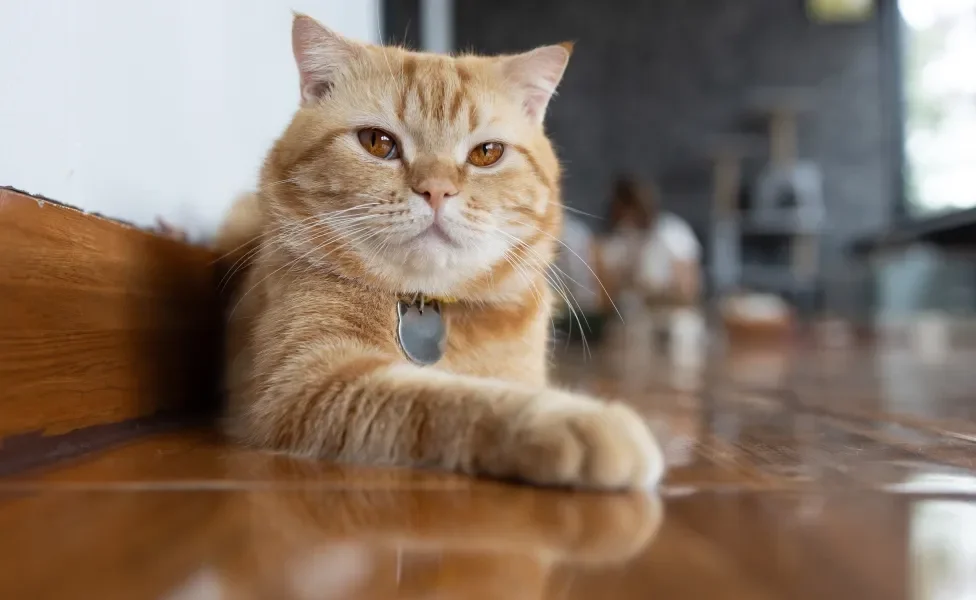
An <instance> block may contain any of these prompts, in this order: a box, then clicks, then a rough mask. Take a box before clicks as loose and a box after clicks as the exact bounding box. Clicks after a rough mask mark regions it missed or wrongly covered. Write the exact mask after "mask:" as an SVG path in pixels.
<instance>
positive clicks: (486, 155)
mask: <svg viewBox="0 0 976 600" xmlns="http://www.w3.org/2000/svg"><path fill="white" fill-rule="evenodd" d="M504 153H505V146H504V145H503V144H501V143H500V142H485V143H484V144H478V145H477V146H475V147H474V148H472V149H471V152H468V162H469V163H471V164H472V165H474V166H476V167H490V166H491V165H493V164H495V163H496V162H498V160H499V159H500V158H501V157H502V154H504Z"/></svg>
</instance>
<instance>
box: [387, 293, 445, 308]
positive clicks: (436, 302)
mask: <svg viewBox="0 0 976 600" xmlns="http://www.w3.org/2000/svg"><path fill="white" fill-rule="evenodd" d="M397 300H399V301H400V302H403V303H404V304H406V305H407V306H416V307H417V308H419V309H420V312H421V313H422V312H424V308H426V307H429V306H432V307H435V308H436V309H438V310H440V307H441V306H443V305H445V304H454V303H456V302H457V301H458V299H457V298H455V297H453V296H428V295H427V294H421V293H414V294H400V295H399V296H398V297H397Z"/></svg>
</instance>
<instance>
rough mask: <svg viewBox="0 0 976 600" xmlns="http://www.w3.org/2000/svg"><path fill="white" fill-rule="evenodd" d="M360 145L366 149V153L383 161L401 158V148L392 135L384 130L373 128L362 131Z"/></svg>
mask: <svg viewBox="0 0 976 600" xmlns="http://www.w3.org/2000/svg"><path fill="white" fill-rule="evenodd" d="M359 143H360V144H362V146H363V148H365V149H366V152H369V153H370V154H372V155H373V156H375V157H376V158H382V159H383V160H393V159H396V158H400V146H399V145H398V144H397V142H396V140H395V139H393V136H392V135H390V134H389V133H387V132H385V131H383V130H382V129H376V128H375V127H373V128H370V129H363V130H361V131H360V132H359Z"/></svg>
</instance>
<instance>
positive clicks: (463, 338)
mask: <svg viewBox="0 0 976 600" xmlns="http://www.w3.org/2000/svg"><path fill="white" fill-rule="evenodd" d="M293 38H294V45H295V55H296V60H297V62H298V65H299V71H300V73H301V76H302V78H301V89H302V98H303V102H302V105H301V106H300V108H299V109H298V112H297V113H296V114H295V117H294V119H293V120H292V122H291V124H290V125H289V127H288V128H287V130H286V131H285V133H284V134H283V135H282V137H281V138H280V139H279V140H278V141H277V142H276V143H275V145H274V147H273V148H272V150H271V152H270V154H269V155H268V158H267V160H266V162H265V166H264V169H263V172H262V178H261V187H260V189H259V191H258V193H257V194H255V195H252V196H249V197H247V198H245V199H244V200H242V201H241V202H240V203H239V204H238V205H237V206H236V207H235V209H234V210H233V211H232V213H231V215H230V217H229V220H228V222H227V224H226V225H225V227H224V230H223V233H222V235H221V236H220V245H221V246H222V247H223V249H224V250H225V251H228V256H229V257H230V259H232V260H234V261H235V265H234V267H233V270H235V271H237V273H238V276H237V277H236V279H235V286H236V289H237V292H236V294H237V295H236V298H235V300H234V301H233V302H232V303H231V306H232V308H231V314H230V317H229V318H230V323H229V340H228V361H229V362H228V382H227V392H228V401H229V415H228V416H229V421H228V422H229V424H230V429H231V431H232V432H233V433H234V435H236V436H237V437H238V438H239V439H240V440H242V441H243V442H245V443H248V444H253V445H257V446H262V447H268V448H273V449H277V450H283V451H287V452H291V453H296V454H302V455H308V456H316V457H328V458H332V459H338V460H344V461H353V462H360V463H373V464H393V465H405V466H423V467H435V468H442V469H451V470H456V471H461V472H466V473H472V474H479V475H489V476H496V477H505V478H515V479H520V480H524V481H529V482H534V483H540V484H569V485H578V486H584V487H596V488H621V487H632V486H636V485H645V484H648V483H652V482H654V481H656V480H657V479H658V478H659V476H660V473H661V470H662V468H663V465H662V459H661V455H660V452H659V451H658V449H657V446H656V445H655V443H654V441H653V440H652V438H651V435H650V433H649V432H648V430H647V428H646V427H645V425H644V424H643V422H642V421H641V420H640V418H639V417H638V416H637V415H636V414H635V413H634V412H632V411H631V410H630V409H628V408H626V407H624V406H622V405H619V404H605V403H602V402H598V401H596V400H593V399H589V398H585V397H582V396H578V395H574V394H570V393H566V392H561V391H558V390H554V389H551V388H549V387H547V385H546V384H547V382H546V370H547V355H546V353H547V342H548V332H549V329H550V320H549V314H550V304H551V302H552V299H551V293H550V288H549V285H548V284H547V281H546V275H545V273H546V268H547V265H548V263H549V262H550V261H551V259H552V257H553V253H554V243H555V239H556V237H557V235H558V232H559V228H560V224H561V216H562V212H561V205H560V199H559V187H558V186H559V179H560V173H559V165H558V162H557V160H556V157H555V154H554V152H553V150H552V147H551V145H550V143H549V141H548V139H547V138H546V136H545V134H544V132H543V128H542V114H543V113H544V110H545V105H546V103H547V102H548V100H549V96H551V94H552V92H553V91H554V89H555V86H556V85H557V84H558V81H559V78H560V77H561V75H562V71H563V68H564V67H565V63H566V60H567V59H568V58H569V48H568V47H566V46H549V47H545V48H541V49H537V50H535V51H532V52H529V53H526V54H523V55H514V56H503V57H480V56H461V57H456V58H455V57H447V56H438V55H430V54H420V53H413V52H407V51H404V50H402V49H399V48H390V47H380V46H367V45H361V44H357V43H355V42H352V41H350V40H347V39H345V38H342V37H341V36H339V35H337V34H335V33H333V32H331V31H329V30H327V29H325V28H323V27H321V26H320V25H318V24H317V23H316V22H314V21H313V20H311V19H309V18H308V17H304V16H296V20H295V26H294V31H293ZM373 127H375V128H380V129H382V130H385V131H387V132H389V133H391V134H392V135H393V136H395V138H396V139H397V140H398V141H399V145H400V151H401V156H400V158H399V159H398V160H386V161H384V160H382V159H378V158H376V157H374V156H372V155H370V154H369V153H367V152H366V151H365V150H364V149H363V148H362V147H361V146H360V144H359V143H358V141H357V132H358V131H359V130H361V129H364V128H373ZM488 141H496V142H501V143H503V144H505V148H506V149H505V152H504V154H503V156H502V159H501V160H500V161H499V162H498V163H497V164H496V165H493V166H491V167H488V168H477V167H473V166H472V165H470V164H466V162H465V158H466V156H467V153H468V151H469V150H470V149H471V148H472V147H474V146H475V145H476V144H481V143H485V142H488ZM432 178H433V179H437V180H438V181H446V182H449V183H450V185H452V186H454V187H455V189H456V190H457V191H458V193H457V195H456V196H454V197H451V198H450V199H449V200H448V201H446V202H445V204H444V206H443V208H442V212H441V217H443V231H445V232H446V234H445V235H446V236H447V237H446V238H435V237H434V236H432V235H428V233H425V231H428V230H427V229H426V228H427V227H428V225H429V224H430V222H431V219H433V216H432V215H433V213H432V211H431V210H430V208H429V207H428V206H427V203H425V202H424V200H423V198H422V197H421V196H419V195H418V194H417V193H415V192H414V191H413V190H414V189H417V188H418V186H420V187H422V186H423V185H424V184H425V183H424V182H427V181H430V180H432ZM425 211H426V212H425ZM242 224H243V225H242ZM445 239H446V240H447V241H445ZM404 293H423V294H427V295H428V296H433V297H445V296H450V297H452V298H456V299H457V300H458V301H457V302H456V303H453V304H451V305H449V306H446V307H445V308H444V319H445V321H446V325H447V330H448V347H447V352H446V354H445V357H444V358H443V360H442V361H441V362H440V363H438V364H437V365H436V366H435V367H426V368H421V367H417V366H414V365H411V364H409V363H407V362H406V360H405V359H404V358H403V356H402V354H401V352H400V351H399V348H398V346H397V342H396V339H395V327H396V314H395V298H396V297H397V296H398V295H400V294H404Z"/></svg>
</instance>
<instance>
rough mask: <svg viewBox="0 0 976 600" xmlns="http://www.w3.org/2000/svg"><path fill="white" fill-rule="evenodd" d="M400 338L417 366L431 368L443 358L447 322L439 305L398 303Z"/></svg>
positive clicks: (407, 354) (404, 350)
mask: <svg viewBox="0 0 976 600" xmlns="http://www.w3.org/2000/svg"><path fill="white" fill-rule="evenodd" d="M397 339H398V340H399V342H400V348H402V349H403V353H404V354H405V355H406V356H407V358H409V359H410V360H411V361H412V362H414V363H417V364H418V365H432V364H434V363H436V362H437V361H439V360H440V359H441V357H442V356H444V340H445V330H444V319H442V318H441V311H440V306H439V305H438V304H437V303H430V304H427V305H426V306H424V304H423V301H421V302H420V303H419V304H418V303H413V304H410V303H407V302H403V301H402V300H401V301H398V302H397Z"/></svg>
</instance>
